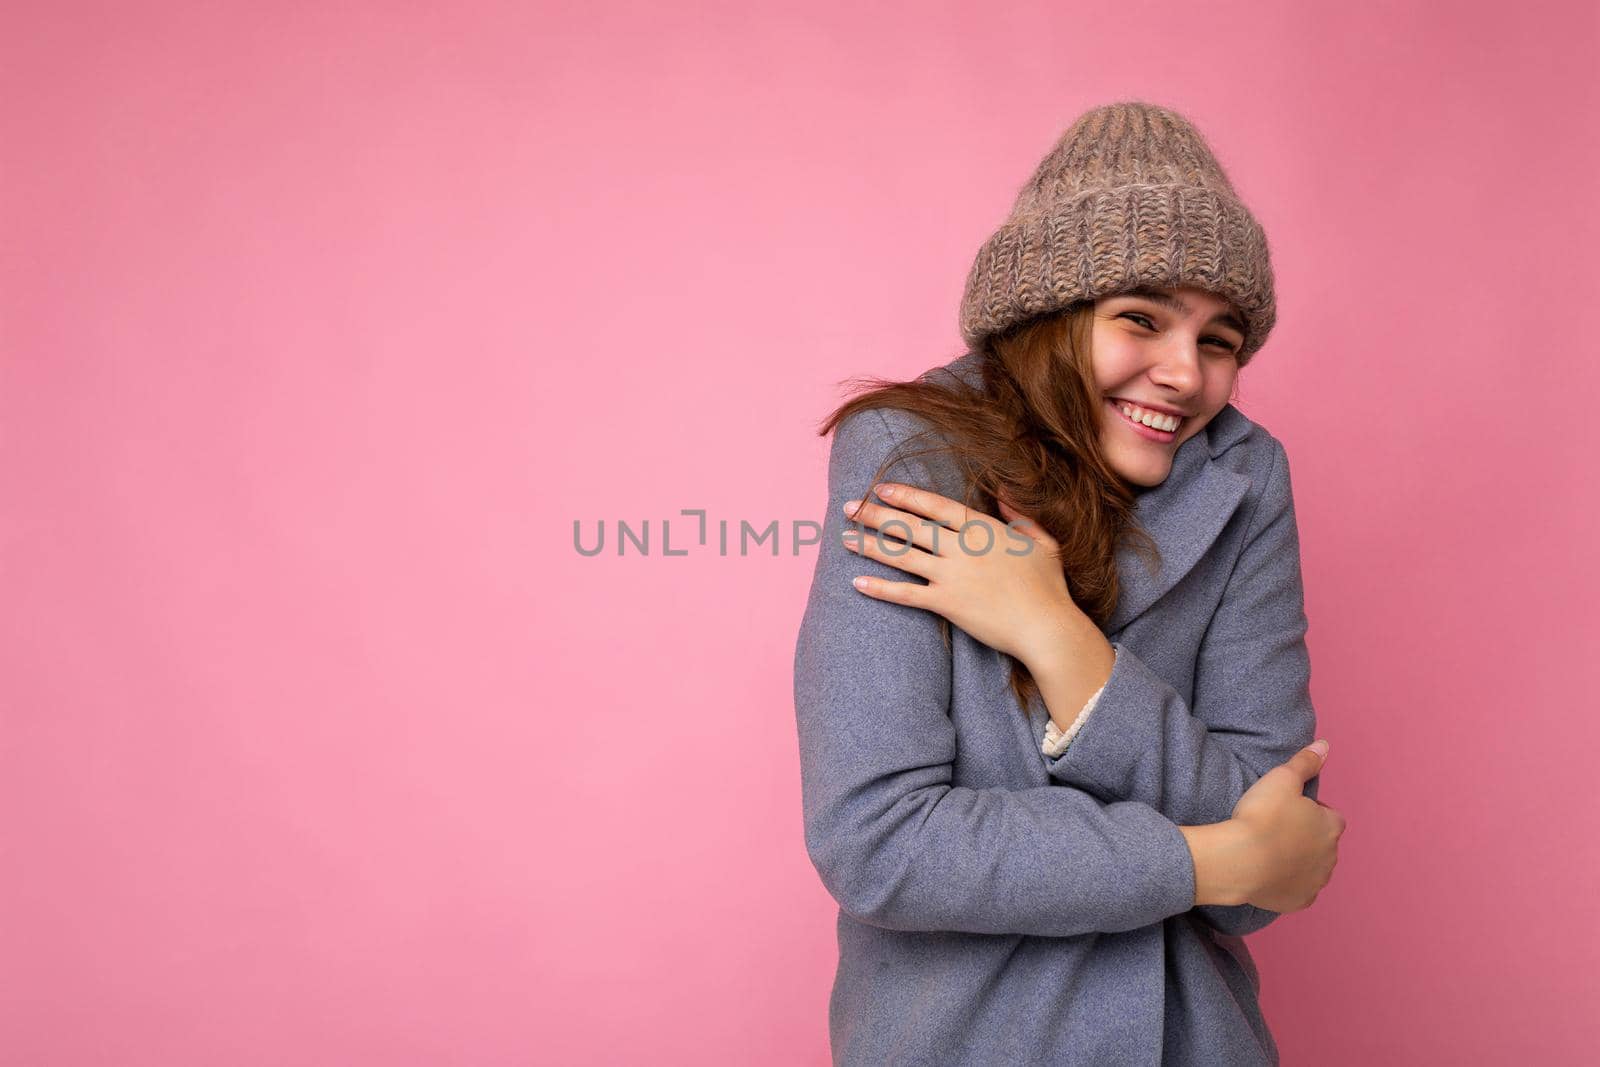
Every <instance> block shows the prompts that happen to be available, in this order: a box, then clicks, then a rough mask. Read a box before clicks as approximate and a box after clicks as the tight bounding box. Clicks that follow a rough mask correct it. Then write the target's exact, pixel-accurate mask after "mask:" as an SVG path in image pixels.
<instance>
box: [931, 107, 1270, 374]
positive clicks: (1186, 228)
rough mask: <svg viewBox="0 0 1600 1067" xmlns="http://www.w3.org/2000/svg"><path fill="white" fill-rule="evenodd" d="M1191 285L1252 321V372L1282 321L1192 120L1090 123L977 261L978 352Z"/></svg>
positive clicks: (1257, 242)
mask: <svg viewBox="0 0 1600 1067" xmlns="http://www.w3.org/2000/svg"><path fill="white" fill-rule="evenodd" d="M1180 285H1192V286H1194V287H1196V288H1199V289H1205V290H1207V291H1208V292H1211V293H1214V294H1216V295H1217V296H1219V297H1222V298H1224V299H1226V300H1229V301H1231V302H1232V303H1233V305H1234V307H1235V308H1237V309H1238V311H1239V313H1240V315H1241V316H1242V317H1243V318H1244V321H1245V326H1246V335H1245V340H1244V347H1243V348H1241V349H1240V351H1239V365H1240V366H1243V365H1244V364H1245V363H1246V362H1247V361H1248V360H1249V359H1250V357H1251V356H1253V355H1255V353H1256V351H1257V350H1258V349H1260V348H1261V346H1262V344H1264V343H1265V342H1266V339H1267V334H1268V333H1270V332H1271V330H1272V324H1273V322H1274V321H1275V320H1276V319H1277V302H1276V300H1275V298H1274V296H1273V287H1272V262H1271V259H1270V257H1269V255H1268V252H1267V237H1266V233H1265V232H1264V231H1263V230H1262V228H1261V224H1260V223H1258V222H1257V221H1256V220H1255V217H1254V216H1252V215H1251V214H1250V212H1249V210H1248V209H1247V208H1246V207H1245V206H1244V204H1242V203H1241V202H1240V201H1239V197H1238V195H1237V194H1236V193H1235V192H1234V190H1233V185H1232V184H1231V183H1230V182H1229V181H1228V178H1227V176H1226V175H1225V174H1224V173H1223V171H1222V166H1221V164H1219V163H1218V162H1217V159H1216V157H1215V156H1214V155H1212V153H1211V148H1210V146H1208V145H1207V144H1206V142H1205V139H1204V138H1203V137H1201V136H1200V132H1199V131H1198V130H1196V129H1195V128H1194V126H1193V125H1192V124H1190V122H1189V120H1188V119H1185V118H1184V117H1183V116H1181V115H1179V114H1177V113H1176V112H1173V111H1170V110H1168V109H1166V108H1163V107H1157V106H1155V105H1154V104H1147V103H1143V102H1141V101H1137V100H1132V101H1122V102H1119V103H1114V104H1105V105H1103V106H1101V107H1097V108H1093V109H1091V110H1090V111H1087V112H1085V113H1084V114H1083V115H1081V116H1080V117H1079V118H1078V120H1077V121H1076V122H1074V123H1073V124H1072V127H1071V128H1070V129H1069V130H1067V132H1066V133H1065V134H1063V135H1062V136H1061V139H1060V141H1058V142H1057V143H1056V146H1055V148H1053V149H1052V150H1051V151H1050V154H1049V155H1047V156H1045V157H1044V160H1043V161H1042V162H1041V163H1040V164H1039V168H1038V170H1037V171H1035V172H1034V175H1033V177H1032V179H1030V180H1029V181H1028V183H1027V184H1026V185H1025V186H1023V188H1022V191H1021V192H1020V193H1018V195H1017V201H1016V204H1015V206H1013V207H1012V209H1011V216H1010V217H1009V218H1008V219H1006V221H1005V223H1004V224H1002V225H1001V227H1000V229H998V230H996V231H995V233H994V235H993V236H991V237H990V238H989V239H988V240H987V241H986V242H984V245H983V247H982V248H981V249H980V250H979V251H978V257H977V259H976V260H974V261H973V264H972V270H971V272H970V273H969V274H968V275H967V287H966V293H965V294H964V295H963V296H962V298H961V336H962V338H963V339H964V340H965V341H966V343H967V344H968V345H969V346H971V347H972V348H977V347H979V346H980V345H981V344H982V342H983V341H984V339H985V338H987V337H988V336H989V335H991V334H995V333H999V332H1000V331H1002V330H1004V329H1006V328H1007V327H1009V326H1012V325H1015V324H1016V323H1019V322H1022V321H1024V320H1026V319H1030V318H1033V317H1034V316H1036V315H1042V314H1046V313H1049V312H1053V311H1060V310H1063V309H1065V308H1066V307H1068V306H1069V305H1071V304H1073V303H1076V302H1077V301H1079V300H1095V299H1098V298H1099V297H1102V296H1106V295H1108V294H1111V293H1117V292H1122V291H1124V290H1126V289H1131V288H1134V287H1135V286H1152V287H1157V288H1167V287H1177V286H1180Z"/></svg>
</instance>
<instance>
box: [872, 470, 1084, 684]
mask: <svg viewBox="0 0 1600 1067" xmlns="http://www.w3.org/2000/svg"><path fill="white" fill-rule="evenodd" d="M878 495H879V496H880V497H882V498H883V499H884V500H886V501H888V502H889V503H890V504H893V505H895V506H894V507H890V506H887V505H885V504H875V503H872V502H870V501H869V502H865V503H863V502H862V501H859V500H852V501H849V502H848V503H846V504H845V506H844V510H845V517H846V518H847V519H854V520H855V521H857V522H860V523H862V524H863V525H865V526H867V527H869V529H867V530H863V531H859V532H858V531H855V530H846V531H845V533H844V543H845V547H846V548H849V549H850V550H851V551H853V552H858V553H860V554H861V555H863V556H867V557H868V558H870V559H875V560H878V561H879V562H880V563H885V564H887V565H889V566H891V567H894V568H897V569H899V570H903V571H905V572H907V573H908V574H914V575H917V576H918V577H920V578H924V579H926V580H927V582H928V584H927V585H920V584H918V583H916V582H892V581H884V580H881V579H877V578H858V579H856V588H857V589H859V590H861V592H863V593H865V594H866V595H867V596H870V597H874V598H876V599H878V600H888V601H891V602H893V603H896V604H905V605H907V606H909V607H914V608H924V609H926V610H928V611H932V612H936V613H938V614H940V615H943V616H944V617H945V618H947V619H949V620H950V621H951V622H952V623H954V624H955V625H957V626H959V627H961V629H963V630H965V631H966V632H967V633H969V634H971V635H972V637H973V638H975V639H976V640H978V641H981V642H983V643H984V644H986V645H988V646H989V647H990V648H995V649H998V650H1000V651H1001V652H1006V653H1009V654H1010V655H1013V656H1015V657H1016V658H1017V659H1019V660H1022V661H1023V662H1024V663H1026V662H1029V661H1030V659H1031V657H1032V656H1034V655H1035V654H1036V653H1038V652H1040V651H1041V650H1043V649H1046V648H1049V647H1052V646H1053V645H1057V644H1059V642H1060V636H1059V635H1060V634H1061V633H1063V632H1064V631H1065V630H1066V629H1068V628H1070V627H1074V626H1078V625H1080V624H1081V620H1082V618H1083V613H1082V612H1081V611H1080V610H1079V608H1078V606H1077V605H1076V604H1074V603H1073V602H1072V597H1071V595H1070V594H1069V592H1068V590H1067V579H1066V575H1065V574H1064V573H1063V572H1062V569H1061V562H1060V561H1059V560H1058V559H1057V558H1056V550H1057V548H1058V547H1059V546H1058V544H1057V542H1056V540H1055V538H1053V537H1051V536H1050V535H1049V534H1048V533H1046V532H1045V530H1044V528H1043V527H1041V526H1039V524H1038V523H1035V522H1033V521H1032V520H1030V519H1028V518H1027V517H1025V516H1023V515H1022V514H1020V513H1019V512H1017V511H1015V510H1014V509H1012V508H1011V507H1010V506H1009V505H1007V504H1006V503H1005V502H1004V501H1001V502H1000V509H1001V513H1002V514H1003V515H1004V516H1006V520H1007V521H1004V522H1003V521H1001V520H1000V519H995V518H992V517H991V516H988V515H985V514H983V513H982V512H979V511H974V510H972V509H971V508H968V507H966V506H965V505H964V504H962V503H960V502H959V501H956V500H951V499H950V498H949V497H947V496H940V495H939V494H938V493H934V492H930V491H929V490H926V489H918V488H916V487H915V486H908V485H901V484H898V483H889V482H886V483H884V484H883V485H881V486H879V488H878ZM852 536H856V538H857V540H856V541H855V542H854V543H852V540H851V538H852Z"/></svg>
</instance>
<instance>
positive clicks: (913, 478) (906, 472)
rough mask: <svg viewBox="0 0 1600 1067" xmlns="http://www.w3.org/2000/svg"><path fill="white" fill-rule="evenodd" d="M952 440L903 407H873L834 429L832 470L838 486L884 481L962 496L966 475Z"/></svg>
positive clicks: (848, 416) (857, 412)
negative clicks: (875, 478)
mask: <svg viewBox="0 0 1600 1067" xmlns="http://www.w3.org/2000/svg"><path fill="white" fill-rule="evenodd" d="M948 446H949V441H948V439H947V438H946V437H945V436H944V435H943V434H942V433H940V432H939V429H938V427H936V426H935V425H934V424H933V423H931V422H930V421H928V420H927V419H925V418H923V417H922V416H920V415H918V414H915V413H914V412H910V411H907V410H905V409H903V408H897V407H871V408H860V409H857V410H856V411H853V412H851V413H850V414H849V415H847V416H845V417H844V418H843V419H841V420H840V421H839V424H838V425H837V426H836V427H834V432H833V447H832V452H831V460H830V464H829V466H830V469H831V473H832V475H833V478H834V480H835V481H840V480H843V481H851V482H860V481H863V480H870V479H871V477H872V475H873V474H875V473H877V472H878V471H879V470H880V469H881V470H882V471H883V473H882V475H881V477H882V479H883V480H884V481H893V482H903V483H905V484H907V485H915V486H920V487H922V488H924V489H931V490H933V491H934V492H936V493H939V494H941V495H944V496H952V497H954V496H958V495H959V491H960V487H961V486H962V485H963V484H964V482H963V477H962V471H961V469H960V465H959V463H958V462H957V461H956V459H955V457H954V456H952V455H951V454H950V452H949V451H948Z"/></svg>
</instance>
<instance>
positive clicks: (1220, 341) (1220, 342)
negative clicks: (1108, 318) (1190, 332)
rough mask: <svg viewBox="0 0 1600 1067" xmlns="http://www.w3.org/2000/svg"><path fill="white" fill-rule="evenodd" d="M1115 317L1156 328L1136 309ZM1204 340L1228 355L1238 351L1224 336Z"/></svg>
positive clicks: (1147, 317) (1146, 316) (1153, 330)
mask: <svg viewBox="0 0 1600 1067" xmlns="http://www.w3.org/2000/svg"><path fill="white" fill-rule="evenodd" d="M1117 317H1118V318H1122V319H1131V320H1133V321H1136V322H1138V324H1139V325H1140V326H1143V327H1144V328H1145V329H1147V330H1149V331H1151V332H1152V333H1154V332H1155V328H1156V326H1155V323H1154V322H1153V321H1152V320H1151V319H1150V316H1148V315H1142V314H1140V313H1139V312H1137V311H1124V312H1123V313H1122V314H1121V315H1119V316H1117ZM1205 341H1206V343H1208V344H1215V345H1217V346H1219V347H1220V348H1222V349H1223V351H1225V352H1227V353H1228V354H1229V355H1233V354H1234V353H1236V352H1237V351H1238V349H1237V348H1235V347H1234V346H1233V345H1231V344H1229V343H1228V341H1227V340H1226V339H1225V338H1221V337H1216V336H1211V337H1207V338H1206V339H1205Z"/></svg>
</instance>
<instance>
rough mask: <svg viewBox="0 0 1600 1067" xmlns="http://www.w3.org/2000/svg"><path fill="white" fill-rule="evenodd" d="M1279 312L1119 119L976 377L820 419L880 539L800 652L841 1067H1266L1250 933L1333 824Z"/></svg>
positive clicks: (992, 326)
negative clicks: (1238, 403)
mask: <svg viewBox="0 0 1600 1067" xmlns="http://www.w3.org/2000/svg"><path fill="white" fill-rule="evenodd" d="M1274 318H1275V303H1274V299H1273V281H1272V272H1271V266H1270V261H1269V257H1268V254H1267V248H1266V240H1265V236H1264V235H1263V233H1262V232H1261V228H1260V226H1259V225H1258V224H1257V223H1256V222H1255V220H1254V219H1253V218H1252V217H1251V215H1250V213H1249V212H1248V211H1247V210H1246V209H1245V208H1244V206H1243V204H1241V203H1240V202H1239V200H1238V198H1237V196H1236V195H1235V193H1234V191H1233V189H1232V186H1231V185H1230V184H1229V182H1228V180H1227V178H1226V177H1225V176H1224V175H1223V172H1222V169H1221V167H1220V166H1219V165H1218V164H1217V162H1216V160H1215V158H1214V157H1213V156H1212V154H1211V152H1210V149H1209V148H1208V147H1207V146H1206V144H1205V142H1204V140H1203V139H1202V138H1201V137H1200V135H1199V133H1198V132H1197V131H1196V130H1195V129H1194V128H1193V127H1192V126H1191V125H1190V124H1189V123H1188V122H1187V121H1186V120H1185V119H1183V118H1182V117H1181V116H1179V115H1177V114H1176V113H1174V112H1172V111H1169V110H1166V109H1164V108H1160V107H1156V106H1154V105H1150V104H1145V103H1141V102H1123V103H1117V104H1110V105H1106V106H1104V107H1100V108H1096V109H1093V110H1091V111H1090V112H1088V113H1086V114H1085V115H1083V116H1081V117H1080V118H1079V119H1078V120H1077V121H1076V122H1075V123H1074V124H1073V125H1072V127H1071V128H1070V129H1069V130H1068V131H1067V132H1066V134H1065V135H1064V136H1063V137H1062V138H1061V140H1060V141H1059V142H1058V143H1057V145H1056V146H1055V147H1054V149H1053V150H1052V151H1051V152H1050V153H1049V154H1048V155H1047V156H1046V157H1045V159H1044V161H1043V162H1042V163H1041V164H1040V166H1039V169H1038V171H1037V172H1036V173H1035V175H1034V176H1033V178H1032V179H1031V180H1030V181H1029V182H1028V183H1027V184H1026V185H1025V186H1024V187H1023V188H1022V190H1021V192H1020V193H1019V194H1018V197H1017V201H1016V204H1015V206H1014V208H1013V211H1012V215H1011V217H1010V218H1009V219H1008V220H1007V221H1006V222H1005V223H1004V224H1003V225H1002V226H1001V227H1000V229H999V230H998V231H997V232H996V233H995V235H994V236H993V237H991V238H990V239H989V241H988V242H987V243H986V244H985V245H984V247H983V248H982V249H981V250H980V252H979V254H978V256H977V258H976V259H975V261H974V263H973V266H972V270H971V272H970V273H969V275H968V279H967V286H966V293H965V296H964V298H963V301H962V308H961V325H962V333H963V336H964V338H965V340H966V341H967V344H968V351H967V352H966V353H964V354H963V355H961V356H960V357H958V358H957V359H955V360H953V361H951V362H949V363H948V364H945V365H943V366H940V367H935V368H933V369H932V370H929V371H928V372H926V373H925V374H923V375H921V376H920V377H918V378H917V379H915V380H913V381H908V382H893V381H886V380H883V379H868V381H869V382H871V383H873V384H875V385H876V388H873V389H871V390H870V391H868V392H865V393H863V394H861V395H858V396H856V397H854V398H852V399H851V400H849V401H848V402H847V403H845V404H843V405H841V406H840V407H839V408H838V409H837V410H836V411H834V412H833V413H832V414H831V415H830V416H829V417H828V419H827V420H825V422H824V423H823V425H822V432H823V433H830V432H831V433H832V434H833V435H834V436H833V447H832V452H831V455H830V459H829V469H828V492H829V500H828V511H827V513H826V516H825V518H826V520H827V523H830V524H831V523H835V522H838V521H840V520H843V519H845V518H847V517H848V518H849V519H850V520H852V521H853V522H854V523H855V524H856V525H858V526H860V527H861V529H860V530H859V531H857V533H858V536H857V537H856V538H854V539H853V540H852V539H850V538H847V537H833V536H829V535H828V534H827V533H825V534H824V537H823V540H822V545H821V551H820V553H819V556H818V560H817V569H816V573H815V576H814V577H813V580H812V585H811V591H810V597H809V600H808V602H807V605H806V611H805V616H804V618H803V620H802V622H801V626H800V633H799V636H798V640H797V642H796V648H795V708H796V715H797V724H798V728H799V740H800V755H801V773H802V783H801V784H802V792H803V801H804V808H805V837H806V847H807V850H808V853H809V855H810V858H811V860H812V863H813V864H814V866H815V867H816V870H817V872H818V874H819V875H820V876H821V878H822V881H823V884H824V885H825V886H826V887H827V889H828V890H829V892H830V893H832V894H833V896H834V897H835V899H836V900H837V901H838V903H839V908H840V910H839V916H838V928H837V937H838V944H839V953H840V955H839V968H838V972H837V974H836V976H835V980H834V985H833V991H832V998H831V1001H830V1007H829V1027H830V1034H831V1038H832V1042H833V1051H834V1060H835V1062H836V1063H849V1064H857V1063H859V1064H879V1063H889V1062H938V1063H941V1064H966V1063H972V1064H980V1063H981V1064H987V1063H997V1062H1004V1063H1008V1064H1028V1063H1040V1064H1044V1063H1049V1064H1063V1063H1067V1064H1079V1063H1081V1064H1106V1063H1116V1064H1134V1063H1150V1064H1155V1063H1169V1064H1170V1063H1183V1064H1200V1063H1215V1064H1228V1065H1230V1067H1237V1065H1250V1064H1275V1063H1277V1061H1278V1052H1277V1045H1276V1042H1275V1041H1274V1039H1273V1037H1272V1034H1271V1032H1270V1030H1269V1029H1268V1027H1267V1025H1266V1022H1265V1020H1264V1018H1263V1017H1262V1015H1261V1011H1260V1007H1259V1002H1258V994H1259V991H1260V978H1259V975H1258V974H1257V973H1256V970H1255V966H1254V963H1253V962H1252V960H1251V958H1250V953H1249V952H1248V950H1247V949H1246V948H1245V946H1244V942H1243V940H1242V936H1243V935H1244V934H1247V933H1250V932H1252V931H1254V930H1259V929H1261V928H1262V927H1263V926H1265V925H1267V924H1268V923H1269V922H1271V921H1272V920H1273V919H1274V918H1276V916H1277V915H1278V914H1279V913H1281V912H1284V911H1293V910H1297V909H1300V908H1304V907H1306V906H1308V905H1309V904H1310V903H1311V902H1312V901H1314V900H1315V899H1316V894H1317V892H1318V891H1319V890H1320V889H1321V888H1322V886H1323V885H1325V884H1326V882H1327V880H1328V878H1329V877H1330V876H1331V874H1332V869H1333V865H1334V863H1335V862H1336V859H1337V844H1338V838H1339V835H1340V834H1341V833H1342V832H1343V829H1344V820H1343V817H1342V816H1340V815H1339V813H1338V812H1336V811H1334V810H1333V809H1331V808H1328V807H1326V806H1323V805H1319V804H1318V803H1317V802H1316V792H1317V778H1316V775H1317V773H1318V772H1319V771H1320V769H1321V764H1322V758H1323V755H1324V753H1325V749H1317V748H1312V747H1308V743H1309V742H1310V741H1311V740H1312V737H1313V730H1314V727H1315V714H1314V712H1313V709H1312V707H1311V702H1310V694H1309V684H1308V683H1309V672H1310V665H1309V661H1308V658H1307V655H1306V648H1305V643H1304V635H1305V631H1306V619H1305V615H1304V607H1303V605H1304V598H1303V592H1302V588H1301V577H1300V566H1299V546H1298V535H1297V531H1296V525H1295V519H1294V507H1293V493H1292V489H1291V485H1290V479H1289V465H1288V460H1287V457H1286V456H1285V454H1284V450H1283V447H1282V445H1281V444H1280V443H1279V442H1278V440H1277V439H1276V438H1274V437H1273V436H1272V435H1271V434H1270V433H1268V432H1267V431H1266V430H1265V429H1264V428H1262V427H1261V426H1259V425H1257V424H1256V423H1254V422H1252V421H1251V420H1250V419H1248V418H1246V417H1245V416H1244V415H1243V413H1241V412H1240V411H1239V410H1238V409H1237V408H1235V407H1233V406H1232V404H1231V403H1230V402H1229V401H1230V397H1231V396H1232V394H1233V390H1234V387H1235V384H1236V382H1237V379H1238V375H1239V373H1240V369H1241V368H1242V367H1244V366H1245V365H1246V364H1247V363H1248V362H1249V360H1250V359H1251V357H1252V356H1253V355H1254V354H1255V353H1256V352H1257V351H1258V350H1259V349H1260V347H1261V345H1262V344H1263V343H1264V341H1265V340H1266V336H1267V334H1268V333H1269V332H1270V330H1271V328H1272V325H1273V322H1274ZM888 478H892V479H893V480H892V482H890V481H886V479H888ZM874 490H876V493H874ZM874 496H876V497H877V499H876V500H874V499H873V497H874ZM978 527H984V528H986V529H985V530H984V533H986V534H987V536H978V537H970V536H969V537H963V536H961V535H962V534H963V533H964V532H970V531H971V530H973V529H976V528H978ZM833 528H837V527H833ZM896 535H898V536H896ZM1019 539H1021V540H1024V541H1026V546H1025V547H1027V548H1028V549H1029V551H1025V552H1018V551H1016V550H1015V549H1016V546H1017V545H1018V542H1019ZM973 545H983V546H987V547H985V548H984V549H983V550H982V551H977V550H974V549H973V548H972V546H973ZM862 577H865V578H867V579H868V581H866V582H864V583H860V584H856V583H855V579H858V578H862Z"/></svg>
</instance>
